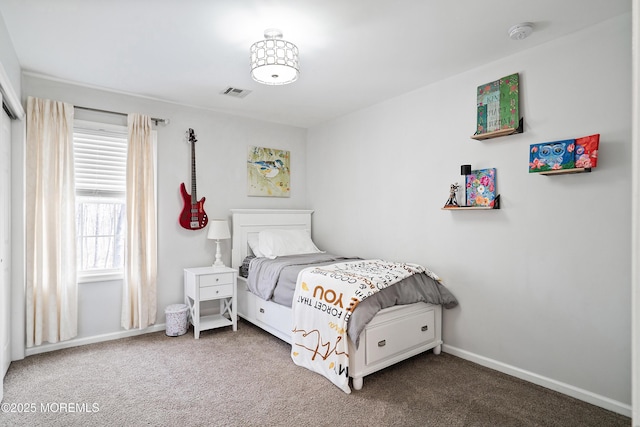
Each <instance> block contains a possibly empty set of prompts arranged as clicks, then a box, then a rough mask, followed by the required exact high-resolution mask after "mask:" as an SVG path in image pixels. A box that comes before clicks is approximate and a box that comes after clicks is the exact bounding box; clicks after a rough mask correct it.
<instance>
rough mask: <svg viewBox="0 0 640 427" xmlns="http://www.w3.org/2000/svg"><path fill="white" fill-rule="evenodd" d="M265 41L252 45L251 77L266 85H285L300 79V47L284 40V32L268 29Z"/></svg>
mask: <svg viewBox="0 0 640 427" xmlns="http://www.w3.org/2000/svg"><path fill="white" fill-rule="evenodd" d="M264 37H265V39H264V40H260V41H258V42H255V43H254V44H252V45H251V48H250V50H249V51H250V59H251V77H252V78H253V80H255V81H257V82H258V83H262V84H266V85H285V84H288V83H293V82H295V81H296V80H297V79H298V74H299V73H300V64H299V62H298V47H297V46H296V45H295V44H293V43H291V42H288V41H286V40H282V32H281V31H280V30H277V29H273V28H271V29H268V30H265V32H264Z"/></svg>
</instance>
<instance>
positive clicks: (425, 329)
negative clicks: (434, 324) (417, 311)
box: [420, 325, 429, 332]
mask: <svg viewBox="0 0 640 427" xmlns="http://www.w3.org/2000/svg"><path fill="white" fill-rule="evenodd" d="M420 330H421V331H422V332H424V331H428V330H429V325H424V326H423V327H422V328H420Z"/></svg>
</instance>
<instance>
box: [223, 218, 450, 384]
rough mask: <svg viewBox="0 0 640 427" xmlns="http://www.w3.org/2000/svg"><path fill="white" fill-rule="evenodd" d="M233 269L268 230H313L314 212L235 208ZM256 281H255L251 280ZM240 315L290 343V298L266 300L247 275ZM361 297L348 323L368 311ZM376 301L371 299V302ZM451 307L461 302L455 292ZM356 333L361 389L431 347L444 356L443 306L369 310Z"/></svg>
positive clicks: (354, 370) (353, 347) (353, 373)
mask: <svg viewBox="0 0 640 427" xmlns="http://www.w3.org/2000/svg"><path fill="white" fill-rule="evenodd" d="M231 212H232V224H233V225H232V226H233V233H232V267H234V268H237V269H240V268H241V267H243V262H245V267H246V260H247V257H251V256H252V255H253V252H252V250H251V248H250V245H249V242H250V240H255V238H256V237H257V235H258V234H259V233H260V232H261V231H265V230H306V231H307V232H308V233H309V234H310V233H311V215H312V213H313V211H312V210H290V209H284V210H283V209H232V210H231ZM252 280H254V279H252ZM237 286H238V289H237V298H238V315H239V316H240V317H241V318H243V319H245V320H247V321H249V322H251V323H253V324H254V325H256V326H258V327H260V328H262V329H263V330H265V331H267V332H269V333H271V334H272V335H274V336H276V337H278V338H280V339H282V340H284V341H286V342H288V343H290V344H292V332H293V328H292V326H293V325H292V323H293V317H292V308H291V306H290V303H289V304H287V303H286V301H279V302H280V303H277V302H274V301H273V299H269V300H266V299H263V298H264V296H263V297H260V296H258V295H256V294H255V293H252V292H251V291H250V290H249V286H248V279H247V278H244V277H240V276H239V277H238V283H237ZM368 300H371V301H373V300H374V298H367V299H365V300H363V301H362V302H361V303H360V305H359V306H358V307H357V308H356V309H355V310H354V311H353V316H352V319H351V320H350V323H354V324H356V323H357V322H356V321H354V320H353V319H354V318H356V316H357V315H358V314H360V313H366V312H367V311H370V310H369V309H365V308H364V307H363V305H364V303H365V302H368ZM372 304H373V302H372ZM445 305H446V306H447V308H449V307H453V306H455V305H457V301H455V298H454V297H453V296H452V295H451V296H450V299H449V300H447V302H446V304H445ZM367 318H368V319H370V320H367V321H366V324H364V325H363V326H360V328H361V331H359V332H358V335H357V336H354V335H351V331H350V335H349V339H348V354H349V356H348V377H351V380H352V384H353V388H354V389H356V390H360V389H362V387H363V382H364V377H365V376H366V375H370V374H372V373H374V372H376V371H379V370H380V369H383V368H386V367H388V366H390V365H393V364H395V363H398V362H400V361H402V360H405V359H407V358H409V357H412V356H415V355H417V354H419V353H422V352H425V351H427V350H433V352H434V354H440V352H441V348H442V305H441V304H432V303H427V302H422V301H421V302H415V303H410V304H402V305H394V306H391V307H387V308H383V309H381V310H379V311H377V313H376V314H370V313H369V314H367ZM360 323H362V322H360Z"/></svg>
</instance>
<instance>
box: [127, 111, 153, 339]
mask: <svg viewBox="0 0 640 427" xmlns="http://www.w3.org/2000/svg"><path fill="white" fill-rule="evenodd" d="M128 122H129V150H128V152H127V243H126V245H127V248H126V255H125V266H124V271H125V274H124V276H125V277H124V285H123V286H124V287H123V292H122V327H123V328H125V329H131V328H140V329H142V328H146V327H147V326H149V325H153V324H154V323H155V321H156V306H157V303H156V277H157V265H156V260H157V255H156V254H157V249H156V203H155V183H154V182H155V179H154V167H153V164H154V161H153V135H152V130H151V118H150V117H149V116H144V115H141V114H129V117H128Z"/></svg>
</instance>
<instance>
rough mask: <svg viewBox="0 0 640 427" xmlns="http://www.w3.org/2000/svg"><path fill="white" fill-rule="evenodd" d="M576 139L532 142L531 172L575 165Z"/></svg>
mask: <svg viewBox="0 0 640 427" xmlns="http://www.w3.org/2000/svg"><path fill="white" fill-rule="evenodd" d="M575 148H576V140H575V139H567V140H564V141H554V142H544V143H542V144H531V146H530V149H529V173H532V172H545V171H550V170H561V169H573V168H574V167H575V156H574V151H575Z"/></svg>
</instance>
